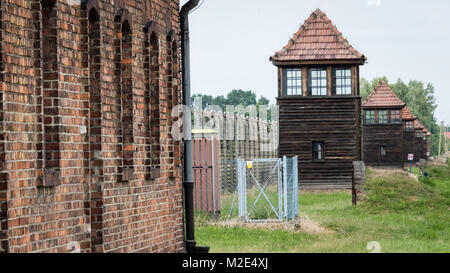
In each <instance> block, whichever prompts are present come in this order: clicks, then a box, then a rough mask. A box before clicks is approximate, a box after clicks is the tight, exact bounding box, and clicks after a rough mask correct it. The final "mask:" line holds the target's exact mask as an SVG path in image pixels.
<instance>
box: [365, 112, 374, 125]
mask: <svg viewBox="0 0 450 273" xmlns="http://www.w3.org/2000/svg"><path fill="white" fill-rule="evenodd" d="M374 123H375V111H373V110H367V111H366V124H374Z"/></svg>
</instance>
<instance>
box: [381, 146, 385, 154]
mask: <svg viewBox="0 0 450 273" xmlns="http://www.w3.org/2000/svg"><path fill="white" fill-rule="evenodd" d="M380 155H381V156H386V146H381V147H380Z"/></svg>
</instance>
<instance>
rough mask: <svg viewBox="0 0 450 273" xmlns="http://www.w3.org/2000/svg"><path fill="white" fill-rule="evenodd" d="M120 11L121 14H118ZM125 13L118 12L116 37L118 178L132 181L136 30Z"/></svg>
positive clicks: (121, 180) (123, 180)
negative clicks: (134, 34) (133, 31)
mask: <svg viewBox="0 0 450 273" xmlns="http://www.w3.org/2000/svg"><path fill="white" fill-rule="evenodd" d="M116 15H117V14H116ZM125 15H126V12H125V13H120V16H119V17H117V16H116V19H118V20H116V24H115V27H116V31H117V33H116V39H115V42H114V44H115V58H114V59H115V61H114V63H115V73H114V74H115V78H116V79H115V84H116V90H117V98H118V102H117V104H118V110H119V115H118V119H119V120H118V123H119V124H118V126H117V128H119V130H120V133H119V135H120V137H119V139H120V141H119V142H118V149H117V151H118V155H119V164H118V174H117V181H118V182H129V181H130V180H133V179H134V153H135V145H134V128H133V124H134V118H133V116H134V113H133V108H134V105H133V103H134V94H133V81H132V77H133V75H132V72H133V69H132V68H133V52H132V51H133V33H132V29H131V25H130V23H129V22H130V21H128V20H127V19H126V18H127V16H125Z"/></svg>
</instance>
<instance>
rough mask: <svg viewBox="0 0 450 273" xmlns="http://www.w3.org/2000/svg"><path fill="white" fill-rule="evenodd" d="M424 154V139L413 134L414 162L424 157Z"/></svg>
mask: <svg viewBox="0 0 450 273" xmlns="http://www.w3.org/2000/svg"><path fill="white" fill-rule="evenodd" d="M425 155H426V151H425V141H424V140H423V137H416V136H414V162H419V161H420V160H421V159H425V158H426V157H425Z"/></svg>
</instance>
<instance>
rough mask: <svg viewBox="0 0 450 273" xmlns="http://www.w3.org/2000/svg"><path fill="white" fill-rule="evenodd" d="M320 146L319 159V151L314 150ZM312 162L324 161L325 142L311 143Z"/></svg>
mask: <svg viewBox="0 0 450 273" xmlns="http://www.w3.org/2000/svg"><path fill="white" fill-rule="evenodd" d="M318 145H320V147H321V150H320V154H321V155H322V156H321V158H319V151H318V150H317V149H316V147H318ZM312 160H313V162H323V161H325V142H324V141H313V142H312Z"/></svg>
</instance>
